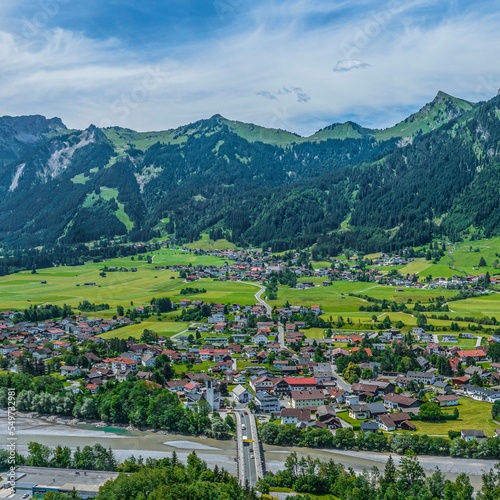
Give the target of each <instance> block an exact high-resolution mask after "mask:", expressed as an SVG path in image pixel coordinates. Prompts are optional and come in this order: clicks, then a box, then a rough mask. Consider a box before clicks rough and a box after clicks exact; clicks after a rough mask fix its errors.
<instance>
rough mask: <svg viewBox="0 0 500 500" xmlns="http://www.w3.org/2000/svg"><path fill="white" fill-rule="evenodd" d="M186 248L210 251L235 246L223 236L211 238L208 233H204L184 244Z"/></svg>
mask: <svg viewBox="0 0 500 500" xmlns="http://www.w3.org/2000/svg"><path fill="white" fill-rule="evenodd" d="M185 246H186V247H187V248H192V249H193V250H194V249H199V250H205V251H211V250H227V249H228V248H236V245H235V244H234V243H231V242H229V241H227V240H226V239H225V238H223V239H220V240H211V239H210V238H209V237H208V234H206V233H204V234H202V235H201V238H200V239H199V240H197V241H194V242H193V243H188V244H186V245H185Z"/></svg>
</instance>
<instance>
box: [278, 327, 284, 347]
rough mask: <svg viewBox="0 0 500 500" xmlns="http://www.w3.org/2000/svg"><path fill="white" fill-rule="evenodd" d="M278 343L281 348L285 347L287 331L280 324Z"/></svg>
mask: <svg viewBox="0 0 500 500" xmlns="http://www.w3.org/2000/svg"><path fill="white" fill-rule="evenodd" d="M278 342H279V343H280V346H281V347H285V329H284V328H283V324H282V323H278Z"/></svg>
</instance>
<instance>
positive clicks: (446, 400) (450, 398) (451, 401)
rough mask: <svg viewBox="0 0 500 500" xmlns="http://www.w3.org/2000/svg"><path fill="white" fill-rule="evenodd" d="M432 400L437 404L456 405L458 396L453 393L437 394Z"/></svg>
mask: <svg viewBox="0 0 500 500" xmlns="http://www.w3.org/2000/svg"><path fill="white" fill-rule="evenodd" d="M434 401H435V402H436V403H437V404H438V405H439V406H457V405H458V396H456V395H454V394H445V395H444V396H437V397H436V398H434Z"/></svg>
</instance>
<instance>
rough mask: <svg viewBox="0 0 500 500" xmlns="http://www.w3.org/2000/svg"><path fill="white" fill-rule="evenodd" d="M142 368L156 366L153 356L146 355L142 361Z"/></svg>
mask: <svg viewBox="0 0 500 500" xmlns="http://www.w3.org/2000/svg"><path fill="white" fill-rule="evenodd" d="M141 364H142V366H154V364H155V357H154V355H153V354H146V355H145V356H143V357H142V360H141Z"/></svg>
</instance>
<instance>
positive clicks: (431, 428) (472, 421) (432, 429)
mask: <svg viewBox="0 0 500 500" xmlns="http://www.w3.org/2000/svg"><path fill="white" fill-rule="evenodd" d="M491 407H492V405H491V404H490V403H484V402H482V401H474V400H472V399H469V398H460V399H459V400H458V406H451V407H449V408H447V409H443V410H444V413H450V414H451V413H452V412H453V408H457V409H458V411H459V417H458V419H457V420H445V421H444V422H418V421H416V422H414V423H415V425H416V426H417V432H418V433H419V434H427V435H429V436H444V437H447V436H448V431H450V430H453V431H461V430H463V429H480V430H484V432H485V434H486V435H487V436H490V437H491V436H494V435H495V429H496V428H497V427H498V424H496V423H495V422H494V421H493V419H492V418H491Z"/></svg>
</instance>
